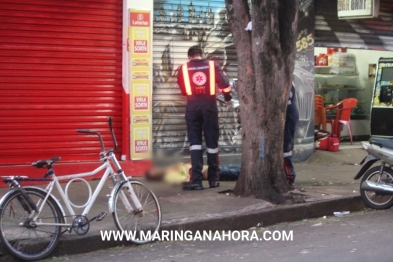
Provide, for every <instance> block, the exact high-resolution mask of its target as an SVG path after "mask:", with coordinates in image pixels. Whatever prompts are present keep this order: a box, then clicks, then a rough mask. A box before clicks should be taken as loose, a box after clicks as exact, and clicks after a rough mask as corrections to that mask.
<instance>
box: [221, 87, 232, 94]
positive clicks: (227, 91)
mask: <svg viewBox="0 0 393 262" xmlns="http://www.w3.org/2000/svg"><path fill="white" fill-rule="evenodd" d="M231 90H232V87H231V86H228V87H227V88H224V89H221V92H223V93H229V92H231Z"/></svg>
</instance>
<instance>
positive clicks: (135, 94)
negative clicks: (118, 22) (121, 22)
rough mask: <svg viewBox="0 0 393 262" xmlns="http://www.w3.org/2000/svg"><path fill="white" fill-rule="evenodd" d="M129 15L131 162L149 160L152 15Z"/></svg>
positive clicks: (141, 13) (147, 13) (142, 12)
mask: <svg viewBox="0 0 393 262" xmlns="http://www.w3.org/2000/svg"><path fill="white" fill-rule="evenodd" d="M129 12H130V27H129V31H128V33H129V43H130V51H129V52H130V83H131V89H130V103H131V104H130V109H131V112H130V114H131V159H132V160H136V159H148V158H150V157H151V151H152V122H151V119H152V85H151V61H152V52H151V36H150V32H151V23H150V16H151V13H150V11H148V10H134V9H130V11H129Z"/></svg>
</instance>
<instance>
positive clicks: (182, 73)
mask: <svg viewBox="0 0 393 262" xmlns="http://www.w3.org/2000/svg"><path fill="white" fill-rule="evenodd" d="M202 55H203V51H202V49H201V48H200V47H199V46H192V47H190V48H189V50H188V59H189V62H187V63H185V64H184V65H182V66H181V67H180V68H179V71H178V75H177V83H178V84H179V86H180V89H181V92H182V94H183V95H185V96H187V106H186V122H187V136H188V141H189V142H190V155H191V164H192V175H191V178H190V183H189V184H186V185H185V186H184V187H183V189H184V190H202V189H203V186H202V168H203V151H202V130H203V132H204V136H205V142H206V147H207V165H208V166H209V167H208V181H209V186H210V188H214V187H218V186H219V183H218V179H219V176H218V173H219V168H218V166H219V158H218V152H219V149H218V137H219V127H218V109H217V103H216V85H217V87H218V89H219V90H220V91H221V92H222V93H223V95H224V98H225V101H227V102H229V101H230V100H231V99H232V97H231V95H230V92H231V86H230V84H229V80H228V78H227V77H226V76H225V75H224V72H223V71H222V69H221V68H220V67H219V66H218V65H217V64H216V63H215V62H214V61H208V60H206V59H203V58H202Z"/></svg>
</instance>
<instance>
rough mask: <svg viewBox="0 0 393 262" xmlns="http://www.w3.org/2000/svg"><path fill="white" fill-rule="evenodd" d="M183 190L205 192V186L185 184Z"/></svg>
mask: <svg viewBox="0 0 393 262" xmlns="http://www.w3.org/2000/svg"><path fill="white" fill-rule="evenodd" d="M183 190H203V186H202V185H200V184H185V185H183Z"/></svg>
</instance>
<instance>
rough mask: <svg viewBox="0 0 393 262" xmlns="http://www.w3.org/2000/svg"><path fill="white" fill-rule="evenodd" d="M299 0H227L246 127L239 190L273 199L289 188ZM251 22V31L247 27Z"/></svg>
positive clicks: (242, 111) (243, 126) (241, 112)
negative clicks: (286, 146) (288, 120)
mask: <svg viewBox="0 0 393 262" xmlns="http://www.w3.org/2000/svg"><path fill="white" fill-rule="evenodd" d="M298 2H299V0H252V8H251V9H252V11H251V17H250V15H249V14H250V8H249V5H248V3H247V0H226V8H227V14H228V21H229V24H230V26H231V31H232V35H233V40H234V44H235V46H236V52H237V59H238V85H237V86H238V90H237V91H238V95H239V100H240V117H241V121H242V128H243V143H242V145H243V153H242V170H241V174H240V177H239V180H238V181H237V183H236V186H235V190H234V191H235V194H239V195H243V196H249V195H255V196H256V197H257V198H262V199H265V200H268V201H270V202H274V203H281V202H283V200H284V197H283V196H282V193H285V192H287V191H288V185H287V182H286V177H285V172H284V162H283V141H284V123H285V114H286V107H287V101H288V97H289V92H290V87H291V82H292V74H293V70H294V60H295V52H296V50H295V40H296V29H297V10H298V4H299V3H298ZM250 21H252V31H251V33H250V32H249V31H245V30H244V29H245V27H246V26H247V24H248V22H250Z"/></svg>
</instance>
